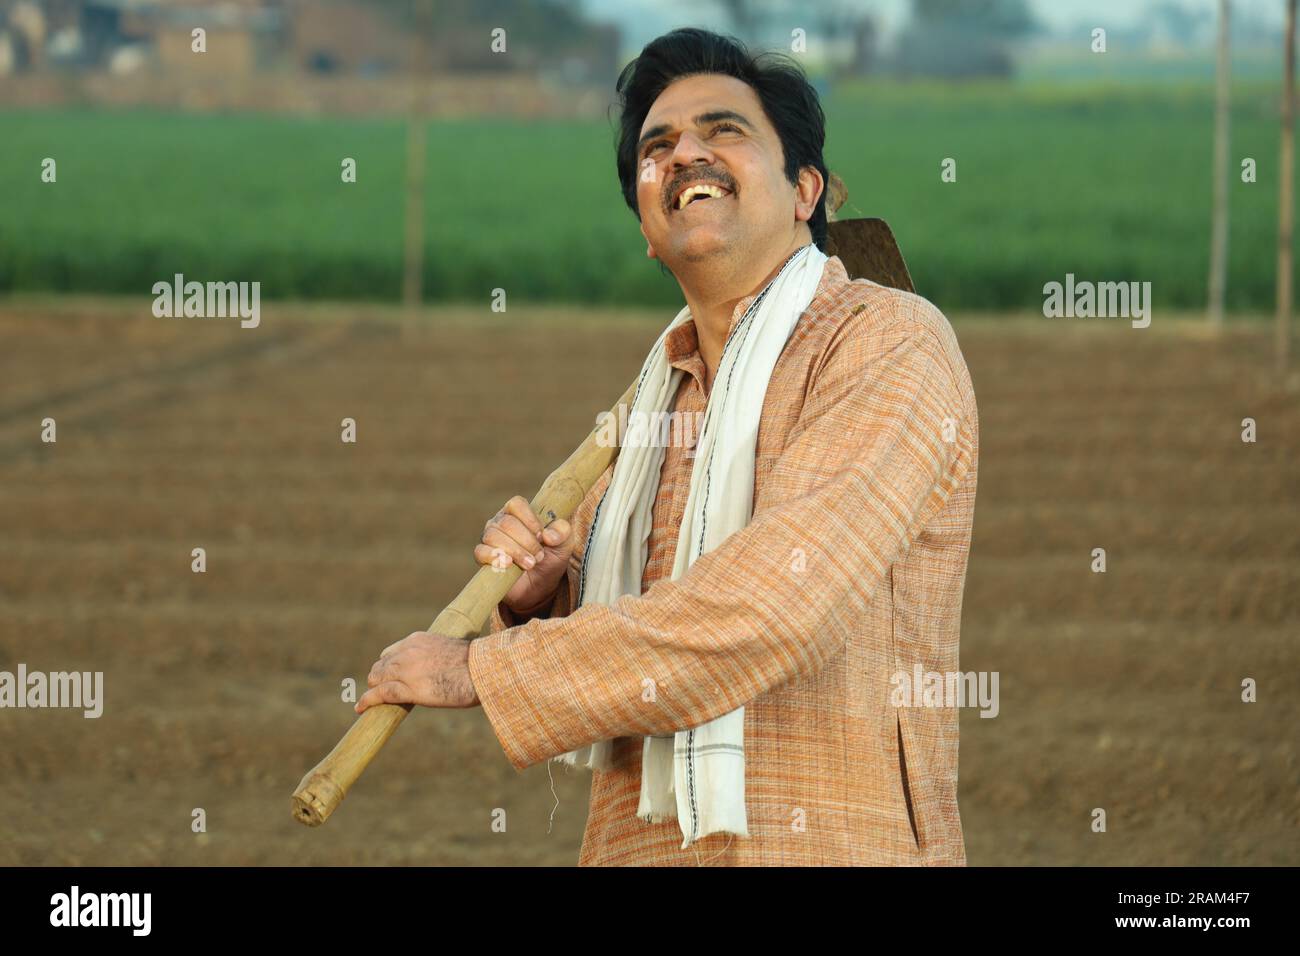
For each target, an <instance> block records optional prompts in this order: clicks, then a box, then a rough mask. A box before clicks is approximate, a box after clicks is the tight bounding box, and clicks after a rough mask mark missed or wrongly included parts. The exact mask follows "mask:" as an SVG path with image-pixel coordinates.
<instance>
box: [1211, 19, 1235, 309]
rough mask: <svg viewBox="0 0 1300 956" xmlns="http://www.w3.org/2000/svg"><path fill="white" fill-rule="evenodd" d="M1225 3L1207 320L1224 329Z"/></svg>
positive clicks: (1217, 80) (1221, 26)
mask: <svg viewBox="0 0 1300 956" xmlns="http://www.w3.org/2000/svg"><path fill="white" fill-rule="evenodd" d="M1230 69H1231V63H1230V60H1229V45H1228V0H1219V51H1218V61H1217V63H1216V65H1215V71H1214V76H1215V97H1214V209H1213V212H1212V217H1213V218H1212V220H1211V226H1210V280H1209V287H1210V288H1209V309H1208V313H1209V320H1210V328H1211V329H1213V330H1214V331H1215V332H1218V331H1220V330H1221V329H1222V328H1223V300H1224V297H1225V293H1226V290H1227V273H1228V86H1229V84H1228V73H1229V70H1230Z"/></svg>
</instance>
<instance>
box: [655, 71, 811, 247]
mask: <svg viewBox="0 0 1300 956" xmlns="http://www.w3.org/2000/svg"><path fill="white" fill-rule="evenodd" d="M809 174H811V177H812V181H811V183H806V184H805V186H804V188H803V189H802V190H800V189H797V188H796V186H795V185H793V184H791V183H790V182H789V180H787V179H786V178H785V159H784V154H783V152H782V150H781V140H780V138H779V137H778V136H777V132H776V129H775V128H773V126H772V124H771V122H769V120H768V119H767V114H766V113H764V112H763V106H762V103H760V101H759V99H758V94H756V93H755V92H754V90H753V88H752V87H751V86H749V84H747V83H744V82H742V81H741V80H738V79H736V78H735V77H731V76H724V75H722V74H717V73H706V74H701V75H698V76H689V77H685V78H683V79H680V80H677V81H675V82H674V83H672V84H670V85H669V86H668V87H667V88H666V89H665V90H664V91H663V92H662V93H661V94H659V97H658V99H656V100H655V102H654V105H653V106H651V107H650V112H649V113H648V114H647V115H646V118H645V122H644V123H642V125H641V136H640V140H639V143H638V146H637V204H638V208H639V210H640V213H641V234H642V235H643V236H645V238H646V242H647V243H648V245H649V250H648V251H649V254H650V255H651V256H654V257H656V258H658V259H660V260H661V261H662V262H663V263H664V264H665V265H667V266H668V268H669V269H672V268H673V267H674V266H675V265H676V264H677V263H683V262H698V261H702V260H707V259H710V258H714V259H721V260H723V261H739V260H741V259H743V258H745V257H747V256H752V255H761V254H763V253H765V252H767V251H768V249H769V247H772V248H773V249H775V248H776V247H778V246H779V247H782V248H783V247H784V246H785V245H786V244H787V243H788V242H789V238H790V235H791V231H792V229H793V228H794V226H795V223H796V220H802V221H807V220H808V219H809V218H811V216H812V211H813V209H814V208H815V207H816V202H817V197H818V196H819V195H820V192H821V178H820V176H818V175H817V173H816V172H815V171H812V170H805V171H804V172H803V173H801V178H806V177H807V176H808V175H809ZM691 186H702V187H706V189H707V190H708V191H700V190H695V191H691V190H690V187H691ZM710 193H713V195H710ZM801 193H802V195H801ZM809 196H811V202H808V201H807V199H808V197H809ZM683 202H685V204H684V205H683Z"/></svg>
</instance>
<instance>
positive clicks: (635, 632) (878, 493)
mask: <svg viewBox="0 0 1300 956" xmlns="http://www.w3.org/2000/svg"><path fill="white" fill-rule="evenodd" d="M915 301H917V302H921V303H924V300H920V299H916V300H915ZM924 305H925V306H926V307H927V308H928V309H930V310H932V311H933V312H934V313H935V314H937V313H938V310H936V309H934V307H933V306H930V305H929V304H928V303H924ZM873 312H874V310H868V312H867V313H864V314H863V315H862V316H861V317H860V318H859V317H853V318H850V319H849V320H847V321H845V322H844V323H843V324H842V325H841V327H840V328H839V329H838V330H837V332H836V334H835V335H834V336H833V337H832V339H831V341H830V343H829V344H828V346H827V348H826V350H825V352H824V353H823V355H822V356H821V357H820V358H819V360H818V362H817V363H816V365H815V367H814V370H813V373H812V385H811V387H810V388H809V390H808V392H807V396H806V400H805V403H804V407H803V409H802V411H801V412H800V415H799V418H798V421H797V423H796V425H795V426H794V428H793V430H792V432H791V434H790V437H789V439H788V441H787V444H786V447H785V449H784V450H783V452H782V453H781V455H780V457H779V458H778V459H777V461H776V462H775V463H774V465H773V472H772V474H770V475H769V476H768V479H767V481H766V485H765V486H766V487H772V488H779V489H781V491H780V493H779V494H776V493H774V494H773V495H772V496H771V497H769V498H768V499H767V500H760V501H758V502H756V509H755V513H754V515H753V517H752V519H751V521H750V523H749V524H748V525H747V526H746V527H745V528H743V529H742V530H740V531H738V532H736V533H734V534H732V535H731V536H730V537H728V538H727V539H726V540H725V541H724V542H723V543H722V544H721V545H719V546H718V547H717V548H715V549H714V550H713V551H711V552H709V553H708V554H705V555H702V556H701V557H700V558H699V559H697V560H696V562H695V563H694V564H693V565H692V566H691V567H690V569H689V570H688V571H687V572H686V573H685V574H684V575H682V577H681V578H679V579H678V580H676V581H669V580H662V581H658V582H656V583H655V584H653V585H652V586H651V587H650V588H649V589H648V590H647V591H646V592H645V593H644V594H642V595H640V596H632V595H626V596H624V597H621V598H619V599H618V600H617V601H616V602H614V603H613V604H612V605H607V606H605V605H594V606H592V605H589V606H585V607H581V608H578V609H577V610H575V611H574V612H573V613H572V614H570V615H569V616H568V617H566V618H560V619H546V620H542V619H538V620H532V621H529V622H528V623H526V624H524V625H522V626H520V627H516V628H511V629H508V630H504V631H501V632H500V633H497V634H493V635H491V636H489V637H484V638H480V639H479V640H476V641H474V642H473V643H472V644H471V647H470V654H469V667H470V674H471V678H472V680H473V682H474V686H475V689H476V692H477V694H478V697H479V699H480V701H481V702H482V705H483V709H484V711H485V713H486V714H487V717H488V720H489V721H490V722H491V724H492V727H493V730H494V732H495V733H496V735H497V738H498V739H499V740H500V742H501V745H502V747H503V749H504V750H505V753H506V756H507V757H508V758H509V760H510V762H511V763H512V764H513V765H514V766H515V767H516V768H517V769H521V770H522V769H523V768H525V767H528V766H531V765H532V764H534V763H537V762H539V761H542V760H545V759H547V758H549V757H554V756H557V755H559V754H561V753H564V752H566V751H569V750H573V749H576V748H578V747H580V746H583V745H585V744H589V743H592V742H593V741H598V740H609V739H612V738H614V737H622V736H645V735H651V734H654V735H666V734H671V733H673V732H674V731H677V730H683V729H687V728H690V727H696V726H699V725H700V724H702V723H705V722H707V721H709V720H712V719H714V718H716V717H719V716H721V715H723V714H726V713H729V712H730V711H733V710H735V709H736V708H738V707H741V706H744V705H745V704H746V703H747V702H749V701H751V700H753V699H755V698H756V697H758V696H760V695H762V694H763V693H765V692H767V691H769V690H771V689H773V688H775V687H778V686H779V685H781V684H783V683H785V682H787V681H789V680H791V679H793V678H795V677H797V676H799V675H803V674H807V673H811V672H814V671H816V670H817V669H819V668H820V667H821V666H822V665H823V664H824V663H825V662H826V661H827V660H829V659H831V658H832V657H833V656H834V655H835V654H836V653H837V652H839V651H840V650H841V649H842V648H843V647H844V643H845V640H846V637H847V635H848V629H849V627H850V622H851V621H852V620H854V619H855V618H857V617H859V616H860V614H859V613H855V612H860V611H862V610H863V609H865V607H866V606H867V603H868V602H869V601H870V600H871V598H872V594H873V592H874V591H876V589H877V587H878V586H879V585H881V584H882V582H883V581H884V579H885V578H886V576H887V575H888V572H889V569H890V567H891V565H893V564H894V563H895V562H897V561H898V560H899V559H900V558H901V557H902V556H903V555H904V554H906V552H907V550H908V548H909V547H910V545H911V543H912V542H913V540H915V538H916V537H917V535H919V534H920V532H921V531H922V529H924V528H925V527H926V525H927V524H928V523H929V522H931V521H932V520H933V519H934V518H935V517H936V516H937V515H938V514H939V513H940V512H941V511H942V510H943V507H944V505H945V503H946V502H947V500H948V498H949V496H950V495H951V494H952V492H953V491H954V489H956V488H957V487H958V486H959V485H960V484H961V482H962V479H963V477H964V476H965V474H966V472H967V471H968V469H969V468H970V466H971V463H972V460H973V454H974V448H975V441H976V431H975V430H976V428H977V423H976V422H975V421H974V414H975V413H974V399H973V394H972V393H971V392H970V385H969V377H968V376H967V374H966V369H965V363H964V362H963V361H962V360H961V357H960V352H959V351H957V349H956V342H955V338H952V333H951V329H950V328H949V327H948V326H947V322H946V320H944V319H943V318H942V316H941V315H939V316H938V323H936V322H935V321H934V320H933V319H931V320H930V321H928V322H927V321H919V320H917V319H914V318H907V317H906V315H904V316H903V317H898V316H895V318H894V320H893V321H888V320H887V321H886V322H885V323H883V325H884V327H883V328H882V327H881V316H880V315H879V313H878V312H875V314H874V326H875V327H872V324H873V323H872V322H871V321H870V316H871V314H872V313H873ZM939 323H941V325H940V324H939ZM945 330H946V335H945V334H943V332H944V331H945ZM833 610H834V611H836V612H837V613H832V611H833ZM648 682H653V687H654V693H653V694H647V693H645V691H646V689H647V687H648V686H650V685H649V684H648Z"/></svg>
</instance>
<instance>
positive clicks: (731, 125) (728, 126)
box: [713, 123, 740, 135]
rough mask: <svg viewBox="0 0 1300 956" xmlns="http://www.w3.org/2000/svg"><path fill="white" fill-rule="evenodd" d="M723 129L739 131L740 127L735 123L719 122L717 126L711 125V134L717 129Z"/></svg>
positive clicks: (716, 131)
mask: <svg viewBox="0 0 1300 956" xmlns="http://www.w3.org/2000/svg"><path fill="white" fill-rule="evenodd" d="M724 129H729V130H731V131H732V132H733V133H739V132H740V127H739V126H737V125H736V124H735V123H719V124H718V125H717V126H715V127H713V134H714V135H717V133H718V131H719V130H724Z"/></svg>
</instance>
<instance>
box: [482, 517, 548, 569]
mask: <svg viewBox="0 0 1300 956" xmlns="http://www.w3.org/2000/svg"><path fill="white" fill-rule="evenodd" d="M483 543H484V544H486V545H487V546H488V547H490V548H498V549H500V550H502V551H504V552H505V553H506V554H508V555H510V560H511V561H513V562H514V563H515V564H517V565H519V566H520V567H521V568H523V569H524V570H525V571H527V570H528V569H529V568H531V567H532V566H533V565H534V564H536V563H537V562H538V561H539V560H540V559H541V558H542V557H545V550H544V549H543V548H542V546H541V545H540V544H537V543H536V539H534V541H533V543H532V544H529V545H525V544H522V543H520V542H518V541H516V540H515V539H514V538H512V537H510V535H508V534H506V533H505V532H504V531H501V530H499V529H497V528H493V529H492V530H490V531H488V532H487V533H486V534H485V535H483Z"/></svg>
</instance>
